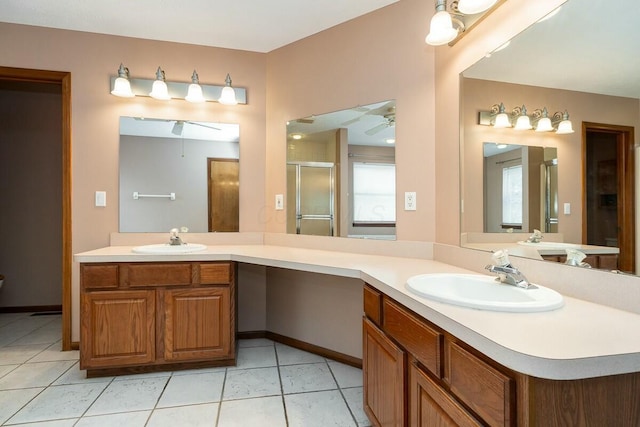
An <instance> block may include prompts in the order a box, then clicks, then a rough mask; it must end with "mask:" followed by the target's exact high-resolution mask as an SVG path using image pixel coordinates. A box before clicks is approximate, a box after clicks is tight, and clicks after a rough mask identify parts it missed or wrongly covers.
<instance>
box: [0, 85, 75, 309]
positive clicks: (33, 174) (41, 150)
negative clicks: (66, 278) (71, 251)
mask: <svg viewBox="0 0 640 427" xmlns="http://www.w3.org/2000/svg"><path fill="white" fill-rule="evenodd" d="M61 123H62V97H61V88H60V86H58V85H50V84H35V83H18V82H0V200H2V202H1V203H0V236H1V237H0V274H2V275H4V276H5V281H4V286H3V287H2V288H1V289H0V310H1V309H2V308H6V307H34V306H51V305H60V304H62V292H61V289H62V127H61Z"/></svg>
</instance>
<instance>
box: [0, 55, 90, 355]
mask: <svg viewBox="0 0 640 427" xmlns="http://www.w3.org/2000/svg"><path fill="white" fill-rule="evenodd" d="M0 80H2V81H17V82H32V83H44V84H53V85H58V86H60V88H61V96H62V177H61V179H62V224H61V226H62V254H61V255H62V257H61V260H62V350H63V351H68V350H73V349H77V348H78V343H75V344H73V343H72V342H71V267H72V247H71V246H72V242H71V73H70V72H65V71H48V70H33V69H27V68H13V67H2V66H0Z"/></svg>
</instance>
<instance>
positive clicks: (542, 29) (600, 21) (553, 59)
mask: <svg viewBox="0 0 640 427" xmlns="http://www.w3.org/2000/svg"><path fill="white" fill-rule="evenodd" d="M639 22H640V5H639V4H638V0H616V1H613V2H612V1H611V0H569V1H567V2H566V3H565V4H564V5H563V6H561V10H560V12H559V13H558V14H557V15H555V16H553V17H552V18H550V19H547V20H545V21H542V22H539V23H537V24H534V25H533V26H531V27H530V28H528V29H526V30H525V31H523V32H522V33H521V34H519V35H517V36H516V37H514V39H513V40H512V41H511V44H510V45H509V46H508V47H507V48H506V49H504V50H501V51H499V52H496V53H494V54H493V55H491V57H490V58H484V59H482V60H481V61H479V62H478V63H477V64H475V65H474V66H472V67H471V68H470V69H469V70H467V71H465V72H464V76H465V77H472V78H477V79H483V80H494V81H503V82H508V83H518V84H524V85H530V86H542V87H549V88H556V89H567V90H574V91H579V92H588V93H599V94H605V95H613V96H622V97H629V98H640V24H639Z"/></svg>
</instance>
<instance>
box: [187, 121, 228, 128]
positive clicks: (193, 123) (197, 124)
mask: <svg viewBox="0 0 640 427" xmlns="http://www.w3.org/2000/svg"><path fill="white" fill-rule="evenodd" d="M186 123H189V124H190V125H196V126H202V127H203V128H209V129H213V130H222V129H220V128H217V127H215V126H209V125H203V124H202V123H196V122H190V121H187V122H186Z"/></svg>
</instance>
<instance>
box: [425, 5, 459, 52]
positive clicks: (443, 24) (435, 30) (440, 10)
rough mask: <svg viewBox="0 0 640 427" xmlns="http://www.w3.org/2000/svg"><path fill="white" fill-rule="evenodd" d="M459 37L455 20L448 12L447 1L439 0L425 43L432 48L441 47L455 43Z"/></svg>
mask: <svg viewBox="0 0 640 427" xmlns="http://www.w3.org/2000/svg"><path fill="white" fill-rule="evenodd" d="M457 36H458V29H456V28H453V20H452V19H451V15H450V14H449V12H447V4H446V0H437V3H436V14H435V15H433V17H432V18H431V25H430V26H429V34H428V35H427V37H426V39H425V41H426V42H427V44H430V45H431V46H441V45H444V44H447V43H449V42H451V41H453V40H454V39H455V38H456V37H457Z"/></svg>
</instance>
